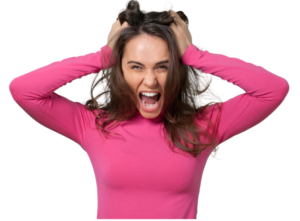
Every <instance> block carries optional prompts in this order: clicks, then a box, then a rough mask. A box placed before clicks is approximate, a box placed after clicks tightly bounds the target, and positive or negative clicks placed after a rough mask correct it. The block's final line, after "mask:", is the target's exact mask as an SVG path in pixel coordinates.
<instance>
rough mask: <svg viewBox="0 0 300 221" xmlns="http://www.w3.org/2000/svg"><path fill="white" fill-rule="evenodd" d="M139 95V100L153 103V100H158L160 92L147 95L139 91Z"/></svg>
mask: <svg viewBox="0 0 300 221" xmlns="http://www.w3.org/2000/svg"><path fill="white" fill-rule="evenodd" d="M139 97H140V99H141V101H143V102H145V103H146V104H154V103H155V102H158V101H159V99H160V97H161V94H160V93H158V94H157V95H155V96H152V97H148V96H145V95H142V93H139Z"/></svg>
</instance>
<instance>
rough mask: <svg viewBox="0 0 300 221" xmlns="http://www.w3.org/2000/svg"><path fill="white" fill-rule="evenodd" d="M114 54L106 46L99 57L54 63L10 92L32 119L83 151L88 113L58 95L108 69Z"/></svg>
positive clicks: (19, 79) (13, 84) (20, 79)
mask: <svg viewBox="0 0 300 221" xmlns="http://www.w3.org/2000/svg"><path fill="white" fill-rule="evenodd" d="M110 54H111V48H110V47H109V46H107V45H105V46H104V47H102V48H101V50H99V51H97V52H95V53H90V54H86V55H83V56H78V57H70V58H66V59H63V60H61V61H57V62H53V63H51V64H49V65H47V66H44V67H42V68H39V69H36V70H34V71H31V72H29V73H27V74H24V75H21V76H19V77H17V78H15V79H13V80H12V82H11V83H10V85H9V90H10V92H11V95H12V97H13V99H14V100H15V101H16V103H17V104H18V105H19V106H20V107H21V108H22V109H23V110H24V111H25V112H26V113H27V114H28V115H29V116H30V117H32V118H33V119H34V120H36V121H37V122H38V123H40V124H42V125H43V126H45V127H47V128H49V129H51V130H53V131H55V132H57V133H59V134H61V135H63V136H65V137H68V138H69V139H71V140H73V141H74V142H76V143H77V144H79V145H80V146H81V147H82V148H83V146H82V141H83V139H84V136H85V134H86V131H87V125H88V124H87V123H88V122H86V121H87V119H88V110H86V109H85V108H84V105H83V104H81V103H79V102H73V101H70V100H68V99H67V98H65V97H63V96H61V95H59V94H57V93H55V92H54V91H55V90H56V89H58V88H60V87H62V86H63V85H66V84H67V83H71V82H72V81H73V80H74V79H77V78H81V77H82V76H86V75H88V74H91V73H98V72H99V71H101V70H102V69H103V68H107V63H108V58H109V55H110ZM83 149H84V148H83Z"/></svg>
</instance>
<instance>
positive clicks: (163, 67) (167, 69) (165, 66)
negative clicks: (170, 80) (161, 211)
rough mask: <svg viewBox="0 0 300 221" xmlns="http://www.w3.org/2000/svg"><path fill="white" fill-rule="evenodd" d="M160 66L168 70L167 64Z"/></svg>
mask: <svg viewBox="0 0 300 221" xmlns="http://www.w3.org/2000/svg"><path fill="white" fill-rule="evenodd" d="M159 67H163V68H165V69H166V70H168V68H167V67H166V66H164V65H161V66H159Z"/></svg>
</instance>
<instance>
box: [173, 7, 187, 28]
mask: <svg viewBox="0 0 300 221" xmlns="http://www.w3.org/2000/svg"><path fill="white" fill-rule="evenodd" d="M170 14H172V16H173V17H174V20H176V23H177V25H180V26H183V25H184V24H186V23H185V21H183V20H182V19H181V17H180V16H179V15H178V14H177V13H176V12H174V11H173V10H171V13H170Z"/></svg>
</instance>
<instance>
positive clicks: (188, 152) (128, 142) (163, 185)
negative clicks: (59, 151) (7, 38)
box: [10, 1, 289, 218]
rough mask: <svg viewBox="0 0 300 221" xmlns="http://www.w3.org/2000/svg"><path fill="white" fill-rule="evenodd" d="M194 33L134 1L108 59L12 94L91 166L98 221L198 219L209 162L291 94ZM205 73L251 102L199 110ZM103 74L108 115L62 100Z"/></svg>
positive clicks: (39, 78)
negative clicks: (206, 46) (204, 45)
mask: <svg viewBox="0 0 300 221" xmlns="http://www.w3.org/2000/svg"><path fill="white" fill-rule="evenodd" d="M187 24H188V20H187V17H186V16H185V15H184V13H183V12H178V13H175V12H174V11H171V10H170V11H165V12H161V13H158V12H149V13H144V12H142V11H140V8H139V4H138V2H136V1H130V2H129V3H128V6H127V9H126V10H125V11H123V12H121V13H120V14H119V16H118V19H117V21H116V22H115V23H114V24H113V26H112V30H111V32H110V34H109V36H108V42H107V44H106V45H105V46H103V47H102V48H101V50H100V51H97V52H96V53H91V54H87V55H84V56H79V57H71V58H67V59H64V60H62V61H59V62H54V63H51V64H49V65H47V66H45V67H42V68H39V69H37V70H34V71H32V72H30V73H27V74H25V75H22V76H20V77H17V78H15V79H14V80H13V81H12V82H11V84H10V91H11V94H12V96H13V98H14V99H15V101H16V102H17V103H18V104H19V105H20V106H21V107H22V108H23V110H24V111H26V112H27V113H28V114H29V115H30V116H31V117H32V118H33V119H35V120H36V121H37V122H39V123H41V124H42V125H44V126H45V127H48V128H50V129H52V130H53V131H56V132H57V133H60V134H62V135H63V136H65V137H68V138H69V139H71V140H73V141H75V142H76V143H78V144H79V145H80V146H81V147H82V148H83V149H84V150H85V151H86V153H87V154H88V156H89V157H90V160H91V162H92V165H93V168H94V172H95V176H96V181H97V190H98V213H97V218H196V215H197V203H198V196H199V190H200V184H201V178H202V173H203V170H204V167H205V163H206V160H207V158H208V156H209V155H210V154H211V152H212V151H213V150H215V149H216V147H217V146H218V144H220V143H222V142H224V141H226V140H228V139H229V138H231V137H233V136H235V135H237V134H239V133H242V132H243V131H246V130H247V129H249V128H251V127H253V126H254V125H256V124H258V123H260V122H261V121H263V120H264V119H265V118H266V117H268V116H269V115H270V114H271V113H272V112H273V111H274V110H275V109H276V108H277V107H278V106H279V105H280V104H281V102H282V101H283V100H284V98H285V97H286V95H287V93H288V90H289V85H288V83H287V81H286V80H285V79H283V78H281V77H279V76H277V75H275V74H273V73H270V72H269V71H267V70H265V69H264V68H262V67H260V66H256V65H253V64H251V63H247V62H244V61H242V60H240V59H237V58H229V57H227V56H224V55H220V54H213V53H210V52H208V51H203V50H200V49H199V48H197V47H196V46H195V45H193V42H192V37H191V34H190V32H189V30H188V27H187ZM195 69H196V70H197V69H198V70H201V71H203V72H205V73H210V74H213V75H215V76H217V77H220V78H222V79H223V80H226V81H228V82H231V83H233V84H235V85H237V86H239V87H241V88H242V89H244V90H245V91H246V93H244V94H241V95H238V96H236V97H233V98H232V99H230V100H228V101H226V102H224V103H222V102H221V103H216V104H214V105H209V104H208V105H206V106H203V107H196V106H195V103H194V99H193V96H192V95H194V94H196V95H199V94H201V93H203V92H204V91H205V90H206V89H207V88H205V90H202V91H201V90H198V89H197V87H196V86H197V82H195V81H193V80H192V79H190V78H191V77H197V74H196V72H195ZM101 70H103V71H106V73H105V72H104V74H103V77H102V78H101V79H100V81H99V82H102V81H104V80H107V87H108V88H109V90H108V91H106V92H104V93H109V96H107V97H108V99H107V102H106V103H107V104H106V105H105V106H103V107H101V106H100V105H98V104H97V102H96V99H97V98H98V97H99V96H100V95H99V96H97V97H96V99H95V98H93V96H92V93H91V96H92V99H91V100H89V101H87V102H86V104H85V105H82V104H80V103H78V102H72V101H70V100H68V99H67V98H65V97H62V96H60V95H58V94H56V93H55V92H54V91H55V90H56V89H58V88H59V87H61V86H63V85H65V84H67V83H70V82H72V81H73V80H75V79H78V78H81V77H82V76H86V75H88V74H91V73H97V72H99V71H101ZM99 82H98V83H99ZM195 85H196V86H195ZM144 92H145V93H144ZM148 92H151V93H148ZM104 93H102V94H104ZM156 102H157V103H156ZM110 123H113V124H112V125H109V124H110ZM107 126H109V127H107ZM108 130H110V132H108ZM99 131H100V132H102V133H99ZM119 135H121V136H119ZM197 135H198V136H197ZM178 153H179V154H178Z"/></svg>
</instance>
